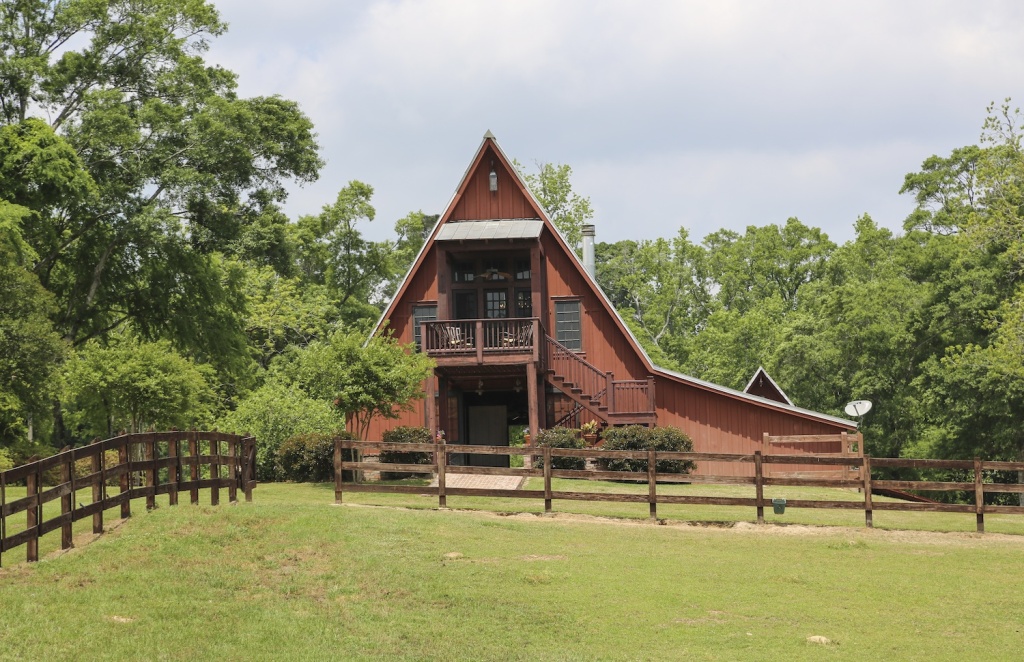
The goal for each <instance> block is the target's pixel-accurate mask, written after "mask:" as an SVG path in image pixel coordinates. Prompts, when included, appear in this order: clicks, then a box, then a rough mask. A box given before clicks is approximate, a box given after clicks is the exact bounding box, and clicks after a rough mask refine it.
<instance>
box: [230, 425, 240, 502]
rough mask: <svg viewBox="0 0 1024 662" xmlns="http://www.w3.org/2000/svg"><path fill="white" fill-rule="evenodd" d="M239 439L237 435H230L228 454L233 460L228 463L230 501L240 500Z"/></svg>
mask: <svg viewBox="0 0 1024 662" xmlns="http://www.w3.org/2000/svg"><path fill="white" fill-rule="evenodd" d="M237 450H238V441H237V440H236V439H235V437H228V456H230V458H231V462H229V463H228V481H229V482H228V503H235V502H237V501H238V453H237V452H236V451H237Z"/></svg>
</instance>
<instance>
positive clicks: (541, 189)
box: [512, 161, 594, 254]
mask: <svg viewBox="0 0 1024 662" xmlns="http://www.w3.org/2000/svg"><path fill="white" fill-rule="evenodd" d="M512 164H513V165H514V166H515V168H516V170H518V171H519V172H520V174H521V175H522V177H523V180H524V181H525V182H526V186H527V187H528V188H529V189H530V192H531V193H533V196H534V197H535V198H537V201H538V202H539V203H540V204H541V206H542V207H543V208H544V211H546V212H547V214H548V217H549V218H550V219H551V222H552V223H554V224H555V227H556V228H558V230H559V232H561V233H562V236H564V237H565V240H566V241H567V242H568V243H569V246H570V247H571V248H572V249H573V250H574V251H576V253H577V254H579V253H580V250H581V247H582V241H583V235H582V228H583V225H584V224H586V223H587V222H588V221H590V219H592V218H594V208H593V207H592V206H591V204H590V198H588V197H583V196H581V195H579V194H578V193H576V192H575V191H573V189H572V182H571V181H570V179H571V177H572V167H571V166H569V165H567V164H564V163H538V164H537V172H534V173H524V172H523V166H522V164H521V163H519V162H518V161H513V162H512Z"/></svg>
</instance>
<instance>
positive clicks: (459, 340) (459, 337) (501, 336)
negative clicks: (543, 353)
mask: <svg viewBox="0 0 1024 662" xmlns="http://www.w3.org/2000/svg"><path fill="white" fill-rule="evenodd" d="M420 332H421V337H422V339H423V351H425V352H426V353H427V354H429V355H431V356H434V357H443V356H472V355H474V354H475V355H477V357H478V358H480V359H482V357H483V355H485V354H487V355H494V354H525V353H529V354H533V355H534V356H535V357H536V356H537V355H538V354H539V351H538V344H537V339H538V338H541V337H542V333H541V328H540V319H539V318H536V317H526V318H516V319H487V320H444V321H436V320H435V321H431V322H422V327H421V329H420Z"/></svg>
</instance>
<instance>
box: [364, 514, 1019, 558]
mask: <svg viewBox="0 0 1024 662" xmlns="http://www.w3.org/2000/svg"><path fill="white" fill-rule="evenodd" d="M344 507H347V508H385V509H389V510H406V511H410V512H424V511H423V510H422V509H418V508H403V507H400V506H377V505H370V504H344ZM433 512H439V513H444V514H448V515H450V516H452V517H467V516H468V517H481V518H502V519H506V520H508V519H513V520H518V521H522V522H534V523H537V524H540V525H544V524H549V525H558V524H565V523H588V524H606V525H611V526H647V527H652V526H663V527H665V528H669V529H698V528H699V529H704V530H706V531H708V533H712V532H713V533H714V534H716V535H745V536H803V537H820V538H825V537H845V538H846V539H847V540H848V541H850V542H851V543H857V542H859V541H861V540H863V541H866V542H868V543H870V542H872V541H876V542H880V543H897V544H899V543H909V544H923V545H955V546H963V547H983V546H989V545H993V544H999V545H1014V546H1019V547H1021V548H1024V536H1015V535H1009V534H1005V533H983V534H982V533H965V532H937V531H910V530H886V529H874V528H873V529H868V528H863V529H854V528H850V527H842V526H810V525H805V524H754V523H753V522H727V521H726V522H723V521H708V522H687V521H677V520H667V519H659V520H649V519H645V520H641V519H626V518H619V517H603V516H598V515H582V514H579V513H544V514H540V513H517V512H490V511H485V510H471V509H457V508H445V509H443V510H434V511H433ZM857 546H859V545H857Z"/></svg>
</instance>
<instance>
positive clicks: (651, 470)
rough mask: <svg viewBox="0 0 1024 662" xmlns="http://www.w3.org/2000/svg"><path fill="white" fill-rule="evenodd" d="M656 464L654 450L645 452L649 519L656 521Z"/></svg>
mask: <svg viewBox="0 0 1024 662" xmlns="http://www.w3.org/2000/svg"><path fill="white" fill-rule="evenodd" d="M657 467H658V462H657V455H656V454H655V452H654V449H653V448H652V449H649V450H648V451H647V503H648V504H649V505H650V511H651V512H650V515H651V519H655V520H656V519H658V488H657V485H658V474H657V471H658V468H657Z"/></svg>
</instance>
